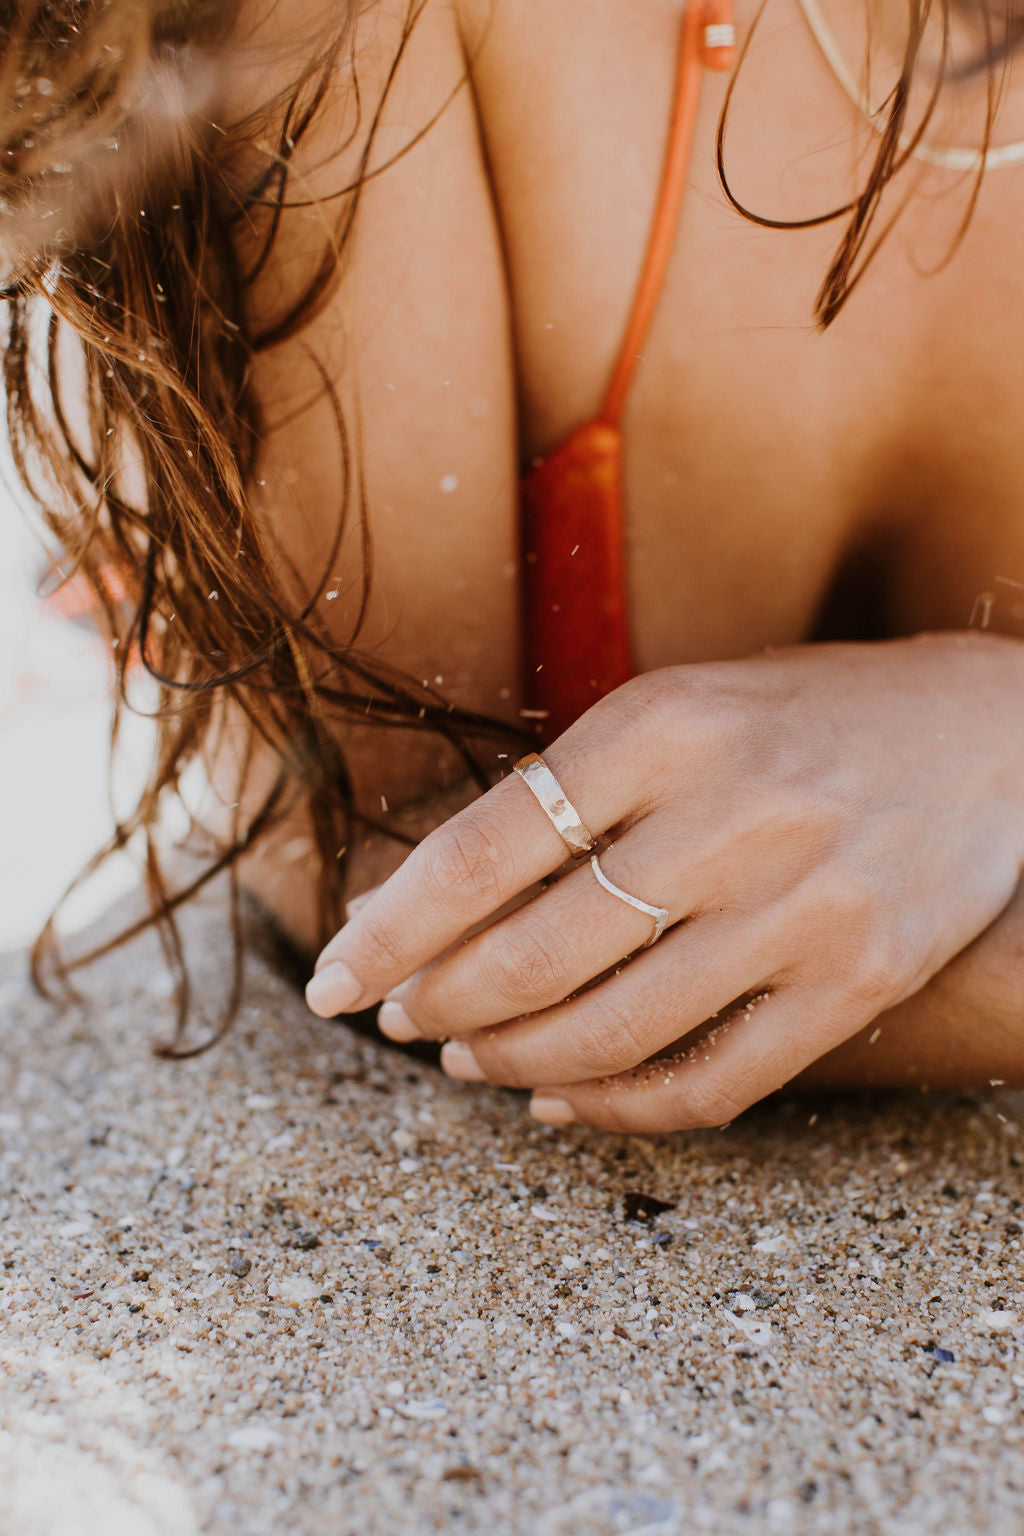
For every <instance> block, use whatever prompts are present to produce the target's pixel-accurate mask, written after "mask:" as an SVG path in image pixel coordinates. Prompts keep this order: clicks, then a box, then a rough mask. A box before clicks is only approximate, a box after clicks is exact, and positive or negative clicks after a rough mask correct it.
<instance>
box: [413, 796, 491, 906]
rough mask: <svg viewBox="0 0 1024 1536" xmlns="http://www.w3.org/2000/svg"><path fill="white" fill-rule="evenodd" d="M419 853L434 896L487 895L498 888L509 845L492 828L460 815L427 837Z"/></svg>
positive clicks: (427, 881)
mask: <svg viewBox="0 0 1024 1536" xmlns="http://www.w3.org/2000/svg"><path fill="white" fill-rule="evenodd" d="M421 857H422V860H423V876H424V879H425V881H426V883H427V885H428V887H429V888H430V890H431V892H432V894H433V895H435V896H436V897H440V898H441V899H442V900H445V901H451V899H452V898H453V897H455V898H456V899H466V898H473V897H484V898H486V897H491V896H494V895H495V894H496V893H497V891H498V890H499V888H500V885H501V869H502V866H503V865H504V864H505V863H506V862H507V860H508V849H507V848H506V846H505V844H504V843H503V841H502V839H501V838H500V837H499V836H498V835H497V833H496V832H495V831H494V830H493V829H492V828H488V827H485V826H484V825H483V824H482V823H481V822H480V821H478V820H474V819H473V818H471V817H462V818H458V819H457V820H456V821H454V822H451V823H449V824H448V825H447V826H445V827H442V828H441V829H440V830H439V831H438V832H435V833H434V834H433V836H431V837H429V838H427V840H426V841H425V842H424V843H423V844H422V846H421Z"/></svg>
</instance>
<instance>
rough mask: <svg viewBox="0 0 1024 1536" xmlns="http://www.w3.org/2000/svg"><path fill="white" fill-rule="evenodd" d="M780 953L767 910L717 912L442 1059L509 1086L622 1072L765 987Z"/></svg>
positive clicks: (454, 1070) (456, 1069) (450, 1067)
mask: <svg viewBox="0 0 1024 1536" xmlns="http://www.w3.org/2000/svg"><path fill="white" fill-rule="evenodd" d="M778 959H779V934H778V929H777V926H776V925H775V924H773V923H771V922H770V920H769V919H768V918H767V917H765V918H762V919H761V920H760V921H759V922H758V923H756V924H755V923H751V922H750V921H749V920H744V919H741V918H740V917H739V916H738V915H736V914H735V913H718V912H714V913H709V914H707V915H706V916H704V917H700V918H696V919H694V920H693V921H692V922H690V923H686V924H683V925H681V926H679V927H677V928H674V929H672V930H671V931H670V932H669V933H667V934H666V935H665V937H664V938H663V939H662V940H660V942H659V943H658V944H657V945H656V946H654V947H653V948H652V949H649V950H647V951H645V952H644V953H642V954H639V955H636V956H634V958H633V959H632V960H630V961H629V962H628V963H627V964H626V965H624V966H623V967H622V969H621V970H617V971H616V972H615V973H614V974H612V975H611V976H608V977H606V978H605V979H604V980H603V981H601V982H599V983H598V984H597V985H596V986H594V987H592V988H590V989H589V990H588V991H586V992H584V993H582V994H581V995H580V996H578V997H574V998H572V999H570V1000H569V1001H567V1002H564V1003H561V1004H559V1005H558V1006H557V1007H555V1008H548V1009H545V1010H544V1011H543V1012H541V1013H535V1014H530V1015H529V1016H528V1017H526V1018H521V1019H516V1020H514V1021H513V1022H511V1023H508V1024H502V1025H500V1026H499V1027H498V1028H496V1029H483V1030H480V1031H478V1032H477V1033H476V1034H473V1035H471V1036H469V1037H467V1038H465V1039H462V1040H458V1041H454V1042H452V1043H451V1044H449V1045H446V1046H445V1049H444V1052H443V1054H442V1064H443V1065H444V1067H445V1069H446V1070H447V1071H448V1072H449V1073H450V1075H451V1076H453V1077H459V1078H462V1079H465V1080H470V1079H484V1078H485V1079H487V1081H489V1082H492V1083H500V1084H503V1085H504V1086H506V1087H510V1088H537V1087H540V1086H542V1085H548V1086H557V1085H558V1084H561V1083H579V1082H581V1081H589V1080H590V1079H591V1078H597V1077H605V1076H615V1075H616V1074H618V1073H620V1072H623V1071H625V1070H626V1069H628V1068H631V1067H634V1066H637V1065H638V1064H639V1063H641V1062H643V1061H646V1059H647V1058H648V1057H649V1056H652V1055H653V1054H654V1053H655V1052H656V1051H660V1050H663V1049H665V1048H666V1047H667V1046H670V1045H672V1043H673V1042H674V1041H676V1040H679V1039H680V1038H681V1037H682V1036H684V1035H687V1034H689V1033H690V1031H691V1030H694V1029H696V1028H697V1027H698V1026H699V1025H701V1024H703V1023H704V1022H705V1021H706V1020H708V1019H710V1018H712V1017H713V1016H715V1015H716V1014H718V1013H720V1012H721V1011H722V1010H724V1009H726V1008H728V1007H729V1005H730V1004H731V1003H733V1002H735V1000H736V998H737V997H739V996H741V995H743V994H745V993H753V992H759V991H762V990H764V988H765V986H766V981H765V978H766V976H768V975H770V974H772V971H773V969H775V968H777V966H778Z"/></svg>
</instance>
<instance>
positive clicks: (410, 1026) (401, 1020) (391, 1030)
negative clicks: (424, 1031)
mask: <svg viewBox="0 0 1024 1536" xmlns="http://www.w3.org/2000/svg"><path fill="white" fill-rule="evenodd" d="M377 1028H378V1029H379V1030H380V1032H381V1034H382V1035H387V1037H388V1039H389V1040H401V1041H402V1042H403V1043H404V1042H405V1041H406V1040H418V1039H419V1038H420V1032H419V1030H418V1029H417V1028H416V1025H415V1024H414V1023H413V1021H412V1019H410V1017H409V1015H408V1014H407V1013H406V1011H405V1009H404V1008H403V1007H402V1005H401V1003H395V1002H387V1003H381V1005H380V1008H379V1009H378V1011H377Z"/></svg>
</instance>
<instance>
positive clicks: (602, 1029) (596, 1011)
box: [574, 987, 650, 1081]
mask: <svg viewBox="0 0 1024 1536" xmlns="http://www.w3.org/2000/svg"><path fill="white" fill-rule="evenodd" d="M600 990H601V989H600V988H599V987H598V988H595V989H594V991H593V992H592V993H590V994H588V997H587V1012H586V1018H585V1019H584V1020H583V1021H582V1024H583V1028H582V1030H581V1031H580V1034H579V1036H578V1038H577V1040H576V1042H575V1046H576V1049H575V1052H574V1070H578V1071H580V1080H581V1081H583V1080H585V1079H586V1078H593V1077H604V1076H606V1075H607V1074H608V1073H611V1072H621V1071H622V1070H623V1069H624V1068H626V1067H633V1066H636V1065H637V1064H638V1063H639V1062H641V1061H643V1060H644V1058H645V1057H646V1056H648V1055H649V1054H650V1046H649V1045H645V1044H644V1043H643V1042H642V1041H641V1039H640V1031H639V1029H638V1026H637V1021H636V1018H635V1016H634V1013H633V1010H632V1009H626V1008H623V1007H622V1006H620V1005H619V1004H618V1003H615V1002H614V1001H612V1000H611V999H610V998H603V997H600V996H599V993H600ZM580 1069H582V1070H580Z"/></svg>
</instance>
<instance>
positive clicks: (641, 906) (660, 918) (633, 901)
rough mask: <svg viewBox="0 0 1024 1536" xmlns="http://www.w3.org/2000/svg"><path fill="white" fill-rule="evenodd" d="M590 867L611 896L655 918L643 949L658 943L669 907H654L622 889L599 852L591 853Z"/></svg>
mask: <svg viewBox="0 0 1024 1536" xmlns="http://www.w3.org/2000/svg"><path fill="white" fill-rule="evenodd" d="M590 867H591V869H592V870H593V871H594V874H595V875H596V876H597V881H598V884H599V885H603V886H604V888H605V890H606V891H607V892H608V894H609V896H615V897H617V898H618V900H619V901H624V902H625V903H626V905H627V907H635V908H636V910H637V911H638V912H643V914H644V915H645V917H650V918H653V920H654V932H653V933H652V934H651V936H650V938H649V939H648V940H647V941H646V942H645V943H643V944H641V945H640V948H641V949H650V947H651V945H652V944H657V942H658V940H659V939H660V938H661V936H662V934H663V933H664V932H665V924H666V923H667V922H668V908H667V907H654V906H652V905H651V903H650V902H649V901H641V900H640V897H639V896H631V895H630V894H629V892H628V891H624V890H622V888H621V886H618V885H616V884H615V883H614V881H612V880H609V879H608V876H607V875H606V874H605V872H604V870H603V869H602V868H601V865H600V863H599V862H598V858H597V854H596V853H592V854H591V855H590Z"/></svg>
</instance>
